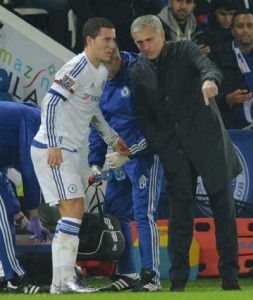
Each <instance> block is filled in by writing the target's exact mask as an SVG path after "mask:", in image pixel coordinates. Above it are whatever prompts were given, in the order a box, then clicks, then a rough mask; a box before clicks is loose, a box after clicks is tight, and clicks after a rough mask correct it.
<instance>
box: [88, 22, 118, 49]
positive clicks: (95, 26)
mask: <svg viewBox="0 0 253 300" xmlns="http://www.w3.org/2000/svg"><path fill="white" fill-rule="evenodd" d="M101 28H110V29H114V28H115V27H114V25H113V23H112V22H111V21H110V20H109V19H106V18H100V17H94V18H89V19H88V20H87V22H86V23H85V24H84V26H83V38H84V46H86V38H87V36H90V37H92V38H93V39H95V38H96V37H97V36H98V35H99V32H100V29H101Z"/></svg>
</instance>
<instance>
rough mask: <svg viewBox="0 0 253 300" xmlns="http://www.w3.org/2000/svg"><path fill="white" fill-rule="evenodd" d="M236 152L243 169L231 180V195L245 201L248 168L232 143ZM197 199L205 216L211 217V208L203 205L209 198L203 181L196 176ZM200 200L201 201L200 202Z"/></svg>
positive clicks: (238, 150) (247, 188)
mask: <svg viewBox="0 0 253 300" xmlns="http://www.w3.org/2000/svg"><path fill="white" fill-rule="evenodd" d="M234 147H235V150H236V153H237V155H238V158H239V161H240V163H241V165H242V167H243V171H242V172H241V173H240V174H239V175H238V176H237V177H236V178H235V179H234V180H233V183H232V184H233V195H234V199H236V200H240V201H243V202H246V201H247V197H248V192H249V170H248V166H247V163H246V161H245V158H244V156H243V154H242V152H241V151H240V149H239V148H238V147H237V146H236V145H235V144H234ZM196 194H197V195H198V196H197V199H198V200H199V201H200V202H199V203H198V204H197V206H198V208H199V209H200V210H201V212H202V213H203V214H204V215H205V216H207V217H212V216H213V213H212V210H211V208H210V207H209V205H208V206H206V205H205V203H206V202H207V201H208V200H209V199H208V197H207V196H206V195H207V192H206V190H205V187H204V184H203V181H202V178H201V177H198V182H197V190H196ZM202 201H203V202H202ZM201 202H202V203H201Z"/></svg>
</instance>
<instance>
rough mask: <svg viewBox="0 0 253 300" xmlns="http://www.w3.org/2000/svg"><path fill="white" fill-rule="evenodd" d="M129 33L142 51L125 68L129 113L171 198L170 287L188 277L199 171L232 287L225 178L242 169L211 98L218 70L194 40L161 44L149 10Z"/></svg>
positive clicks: (226, 282) (233, 255) (232, 237)
mask: <svg viewBox="0 0 253 300" xmlns="http://www.w3.org/2000/svg"><path fill="white" fill-rule="evenodd" d="M131 33H132V37H133V39H134V41H135V43H136V45H137V46H138V48H139V50H140V52H141V53H142V54H143V59H141V60H139V61H138V62H137V63H136V64H135V66H134V68H133V70H132V73H131V83H132V89H133V94H134V98H135V105H136V112H137V117H138V118H139V121H140V126H141V129H142V132H143V134H144V136H145V138H146V140H147V142H148V144H149V145H150V146H151V147H152V148H153V150H154V151H155V152H156V153H157V154H158V155H159V157H160V159H161V162H162V164H163V166H164V171H165V177H166V180H167V182H168V193H169V195H170V197H171V200H170V215H169V243H168V253H169V259H170V262H171V267H170V270H169V277H170V281H171V283H172V285H171V287H170V291H183V290H184V288H185V285H186V282H187V280H188V277H189V269H190V268H189V249H190V245H191V242H192V235H193V218H194V216H193V206H194V196H195V192H196V185H197V177H198V176H199V175H200V176H201V177H202V179H203V182H204V185H205V187H206V190H207V192H208V195H209V199H210V205H211V208H212V211H213V215H214V221H215V226H216V230H215V232H216V240H217V250H218V254H219V264H218V269H219V272H220V275H221V278H222V288H223V289H224V290H239V289H240V286H239V284H238V279H237V277H238V270H239V267H238V249H237V228H236V219H235V204H234V200H233V193H232V180H233V178H235V177H236V176H237V175H238V174H239V173H240V172H241V171H242V168H241V165H240V162H239V160H238V157H237V155H236V152H235V150H234V147H233V145H232V142H231V140H230V138H229V136H228V134H227V131H226V130H225V127H224V125H223V122H222V119H221V116H220V113H219V110H218V107H217V105H216V103H215V101H214V100H213V97H215V96H216V95H217V93H218V86H219V85H220V83H221V80H222V74H221V73H220V71H219V70H218V69H217V68H216V67H215V65H214V64H213V63H212V62H211V61H210V60H209V59H208V58H207V57H206V56H205V55H204V54H202V53H201V51H200V49H199V47H198V46H197V45H196V44H195V43H193V42H191V41H179V42H168V43H166V42H165V40H164V31H163V29H162V24H161V21H160V20H159V18H158V17H156V16H153V15H148V16H143V17H139V18H137V19H136V20H135V21H134V22H133V24H132V26H131Z"/></svg>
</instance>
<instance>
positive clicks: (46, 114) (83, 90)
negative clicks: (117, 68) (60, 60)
mask: <svg viewBox="0 0 253 300" xmlns="http://www.w3.org/2000/svg"><path fill="white" fill-rule="evenodd" d="M106 79H107V69H106V68H105V66H104V65H103V64H101V65H100V66H99V67H98V68H97V69H96V68H95V67H94V66H93V65H92V64H91V63H90V61H89V59H88V57H87V55H86V54H85V52H83V53H81V54H78V55H77V56H75V57H74V58H72V59H71V60H70V61H69V62H67V63H66V64H65V65H64V66H63V67H62V68H61V69H60V70H59V71H58V72H57V73H56V75H55V80H54V83H53V84H52V86H51V89H50V90H49V92H48V93H47V94H46V96H45V98H44V99H43V101H42V104H41V108H42V114H41V126H40V129H39V131H38V133H37V134H36V136H35V138H34V139H35V140H36V141H37V142H39V143H42V144H46V145H47V146H48V147H60V148H65V149H69V150H80V149H81V148H82V146H83V142H84V140H85V137H86V135H87V133H88V130H89V124H90V122H91V121H92V119H93V120H94V119H95V122H94V126H95V127H96V128H97V129H98V131H99V133H100V134H101V135H102V137H103V138H104V140H105V141H106V142H107V144H112V143H114V142H115V140H116V138H117V134H116V133H115V132H114V131H113V130H112V129H111V128H110V127H109V125H108V124H107V123H106V121H105V120H104V117H103V115H102V113H101V111H100V109H99V101H100V96H101V94H102V91H103V88H104V85H105V82H106ZM94 116H95V117H96V118H93V117H94Z"/></svg>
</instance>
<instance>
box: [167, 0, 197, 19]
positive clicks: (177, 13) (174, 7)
mask: <svg viewBox="0 0 253 300" xmlns="http://www.w3.org/2000/svg"><path fill="white" fill-rule="evenodd" d="M195 6H196V5H195V3H194V0H170V7H171V11H172V13H173V15H174V17H175V19H176V20H177V21H178V23H184V22H185V20H186V18H187V16H189V15H190V14H191V13H192V12H193V10H194V8H195Z"/></svg>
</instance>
